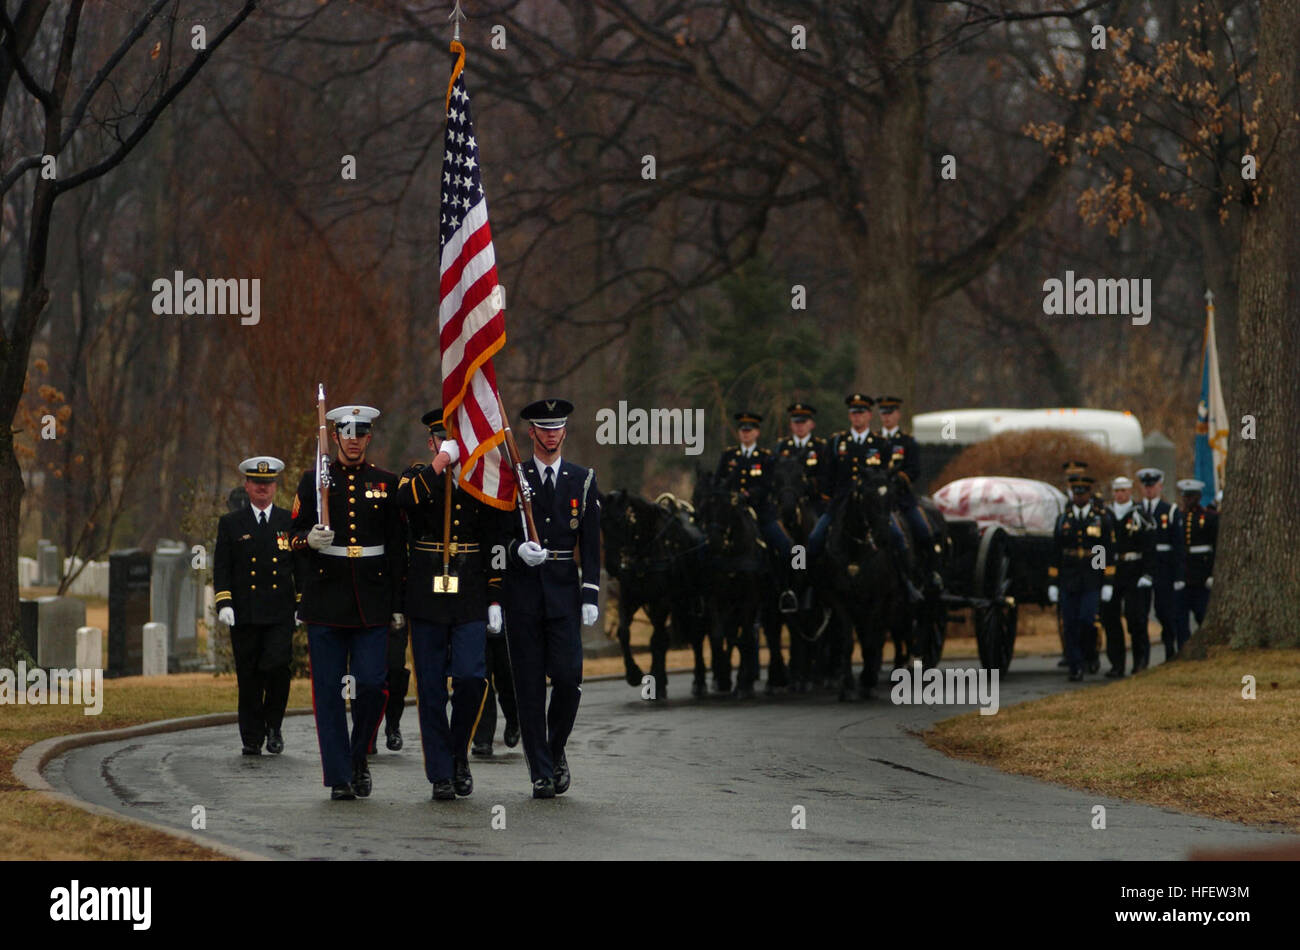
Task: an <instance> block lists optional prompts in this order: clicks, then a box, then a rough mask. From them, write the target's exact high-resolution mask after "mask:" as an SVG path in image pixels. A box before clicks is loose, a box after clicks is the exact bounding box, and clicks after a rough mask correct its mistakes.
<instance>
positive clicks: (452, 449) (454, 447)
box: [438, 439, 460, 465]
mask: <svg viewBox="0 0 1300 950" xmlns="http://www.w3.org/2000/svg"><path fill="white" fill-rule="evenodd" d="M438 451H439V452H440V453H442V454H444V455H446V456H447V459H448V464H449V465H455V464H456V463H457V462H458V461H460V443H459V442H457V441H456V440H455V439H443V441H442V445H440V446H438Z"/></svg>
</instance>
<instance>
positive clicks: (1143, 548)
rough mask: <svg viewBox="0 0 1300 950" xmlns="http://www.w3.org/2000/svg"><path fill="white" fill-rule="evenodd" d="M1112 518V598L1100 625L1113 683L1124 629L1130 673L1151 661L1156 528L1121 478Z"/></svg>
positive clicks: (1114, 485)
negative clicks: (1129, 643)
mask: <svg viewBox="0 0 1300 950" xmlns="http://www.w3.org/2000/svg"><path fill="white" fill-rule="evenodd" d="M1110 489H1111V495H1112V499H1113V500H1112V501H1111V504H1110V513H1111V516H1112V517H1113V518H1114V519H1115V559H1116V565H1115V584H1114V587H1115V592H1114V594H1113V595H1112V596H1111V598H1110V602H1109V603H1104V604H1102V605H1101V625H1102V627H1103V628H1104V629H1105V631H1106V658H1107V659H1108V660H1110V669H1109V670H1107V671H1106V675H1107V676H1108V677H1111V678H1112V679H1115V678H1118V677H1121V676H1123V675H1124V627H1123V625H1122V624H1121V620H1120V618H1121V616H1122V617H1123V620H1124V622H1126V623H1127V624H1128V635H1129V639H1130V640H1131V641H1132V642H1133V672H1134V673H1139V672H1141V671H1142V670H1144V669H1146V668H1147V665H1148V664H1149V663H1150V661H1151V641H1150V640H1149V639H1148V637H1147V614H1149V613H1150V611H1151V587H1152V583H1153V580H1152V576H1151V572H1152V571H1153V570H1155V557H1154V555H1155V528H1154V526H1153V525H1152V523H1151V522H1150V521H1148V520H1147V518H1146V515H1144V514H1143V512H1142V508H1141V506H1140V505H1136V504H1134V502H1133V482H1132V481H1131V480H1130V479H1128V478H1125V477H1124V476H1123V475H1121V476H1119V477H1118V478H1116V479H1114V480H1113V481H1111V483H1110Z"/></svg>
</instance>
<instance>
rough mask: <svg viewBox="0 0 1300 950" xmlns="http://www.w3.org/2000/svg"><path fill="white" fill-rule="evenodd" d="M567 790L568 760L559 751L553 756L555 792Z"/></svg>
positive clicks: (560, 793) (562, 792)
mask: <svg viewBox="0 0 1300 950" xmlns="http://www.w3.org/2000/svg"><path fill="white" fill-rule="evenodd" d="M568 790H569V760H568V758H566V757H565V755H564V752H563V751H561V752H560V754H559V755H557V756H556V757H555V794H556V795H563V794H564V793H565V792H567V791H568Z"/></svg>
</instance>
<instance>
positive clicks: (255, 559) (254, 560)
mask: <svg viewBox="0 0 1300 950" xmlns="http://www.w3.org/2000/svg"><path fill="white" fill-rule="evenodd" d="M249 560H250V561H252V562H253V563H254V564H256V563H257V558H255V557H250V558H249Z"/></svg>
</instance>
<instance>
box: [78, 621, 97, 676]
mask: <svg viewBox="0 0 1300 950" xmlns="http://www.w3.org/2000/svg"><path fill="white" fill-rule="evenodd" d="M103 668H104V631H103V630H101V629H99V627H78V628H77V669H79V670H102V669H103Z"/></svg>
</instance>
